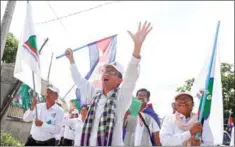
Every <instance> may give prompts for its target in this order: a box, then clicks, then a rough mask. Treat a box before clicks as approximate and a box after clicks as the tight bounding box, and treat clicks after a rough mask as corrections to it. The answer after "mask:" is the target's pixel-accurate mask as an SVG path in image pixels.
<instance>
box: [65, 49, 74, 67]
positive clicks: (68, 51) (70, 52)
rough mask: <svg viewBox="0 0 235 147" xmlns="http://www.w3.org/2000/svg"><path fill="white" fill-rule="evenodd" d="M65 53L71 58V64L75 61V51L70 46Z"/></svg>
mask: <svg viewBox="0 0 235 147" xmlns="http://www.w3.org/2000/svg"><path fill="white" fill-rule="evenodd" d="M65 55H66V57H67V58H68V59H69V62H70V64H73V63H75V61H74V58H73V51H72V50H71V49H70V48H68V49H66V51H65Z"/></svg>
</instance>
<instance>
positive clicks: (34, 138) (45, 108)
mask: <svg viewBox="0 0 235 147" xmlns="http://www.w3.org/2000/svg"><path fill="white" fill-rule="evenodd" d="M58 93H59V90H58V89H57V88H55V87H53V86H52V85H50V86H48V88H47V93H46V103H40V104H37V99H36V98H33V103H32V107H31V108H30V109H29V110H27V111H26V112H25V113H24V116H23V120H24V121H33V124H32V128H31V132H30V136H29V138H28V140H27V142H26V144H25V146H54V145H55V144H56V139H55V136H56V134H59V133H60V129H61V124H62V120H63V117H64V111H63V109H62V108H60V106H58V105H57V104H56V100H57V98H58ZM35 107H36V109H37V114H38V118H36V109H35Z"/></svg>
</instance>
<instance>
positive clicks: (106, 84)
mask: <svg viewBox="0 0 235 147" xmlns="http://www.w3.org/2000/svg"><path fill="white" fill-rule="evenodd" d="M151 30H152V27H151V24H150V23H147V22H145V23H144V25H143V26H142V25H141V23H139V29H138V31H137V32H136V33H135V34H133V33H131V32H130V31H128V33H129V35H130V36H131V38H132V40H133V41H134V51H133V56H132V58H131V61H130V63H129V64H128V66H127V70H126V73H125V75H123V73H124V72H123V67H122V66H121V65H120V63H118V62H112V63H110V64H106V65H104V66H103V70H102V88H101V89H96V88H95V87H94V86H93V85H91V84H90V83H89V82H88V81H87V80H86V79H84V78H83V77H82V76H81V74H80V73H79V71H78V70H77V67H76V65H75V61H74V57H73V52H72V50H71V49H67V50H66V52H65V54H66V56H67V58H68V59H69V62H70V64H71V73H72V78H73V80H74V83H75V84H76V85H77V87H78V88H80V89H81V93H84V95H86V98H87V99H90V100H91V102H92V103H91V105H90V108H89V112H88V114H87V118H86V120H85V122H84V125H83V129H82V135H81V144H80V145H81V146H121V145H123V140H122V124H123V117H124V115H125V112H126V111H127V109H128V108H129V106H130V104H131V100H132V92H133V90H134V88H135V85H136V81H137V79H138V76H139V62H140V58H141V56H140V52H141V48H142V44H143V42H144V40H145V38H146V36H147V35H148V33H149V32H150V31H151ZM120 84H122V85H121V87H120V88H119V86H120ZM81 87H83V88H81ZM82 99H84V97H82ZM84 101H86V100H84Z"/></svg>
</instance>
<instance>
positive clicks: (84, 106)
mask: <svg viewBox="0 0 235 147" xmlns="http://www.w3.org/2000/svg"><path fill="white" fill-rule="evenodd" d="M82 108H86V110H88V109H89V106H88V105H86V104H84V105H82V106H81V109H82Z"/></svg>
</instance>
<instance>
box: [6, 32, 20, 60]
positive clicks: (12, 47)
mask: <svg viewBox="0 0 235 147" xmlns="http://www.w3.org/2000/svg"><path fill="white" fill-rule="evenodd" d="M18 43H19V41H18V40H17V39H16V38H15V36H14V35H13V34H12V33H8V35H7V41H6V46H5V49H4V54H3V58H2V60H3V61H4V62H5V63H15V59H16V53H17V48H18Z"/></svg>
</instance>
